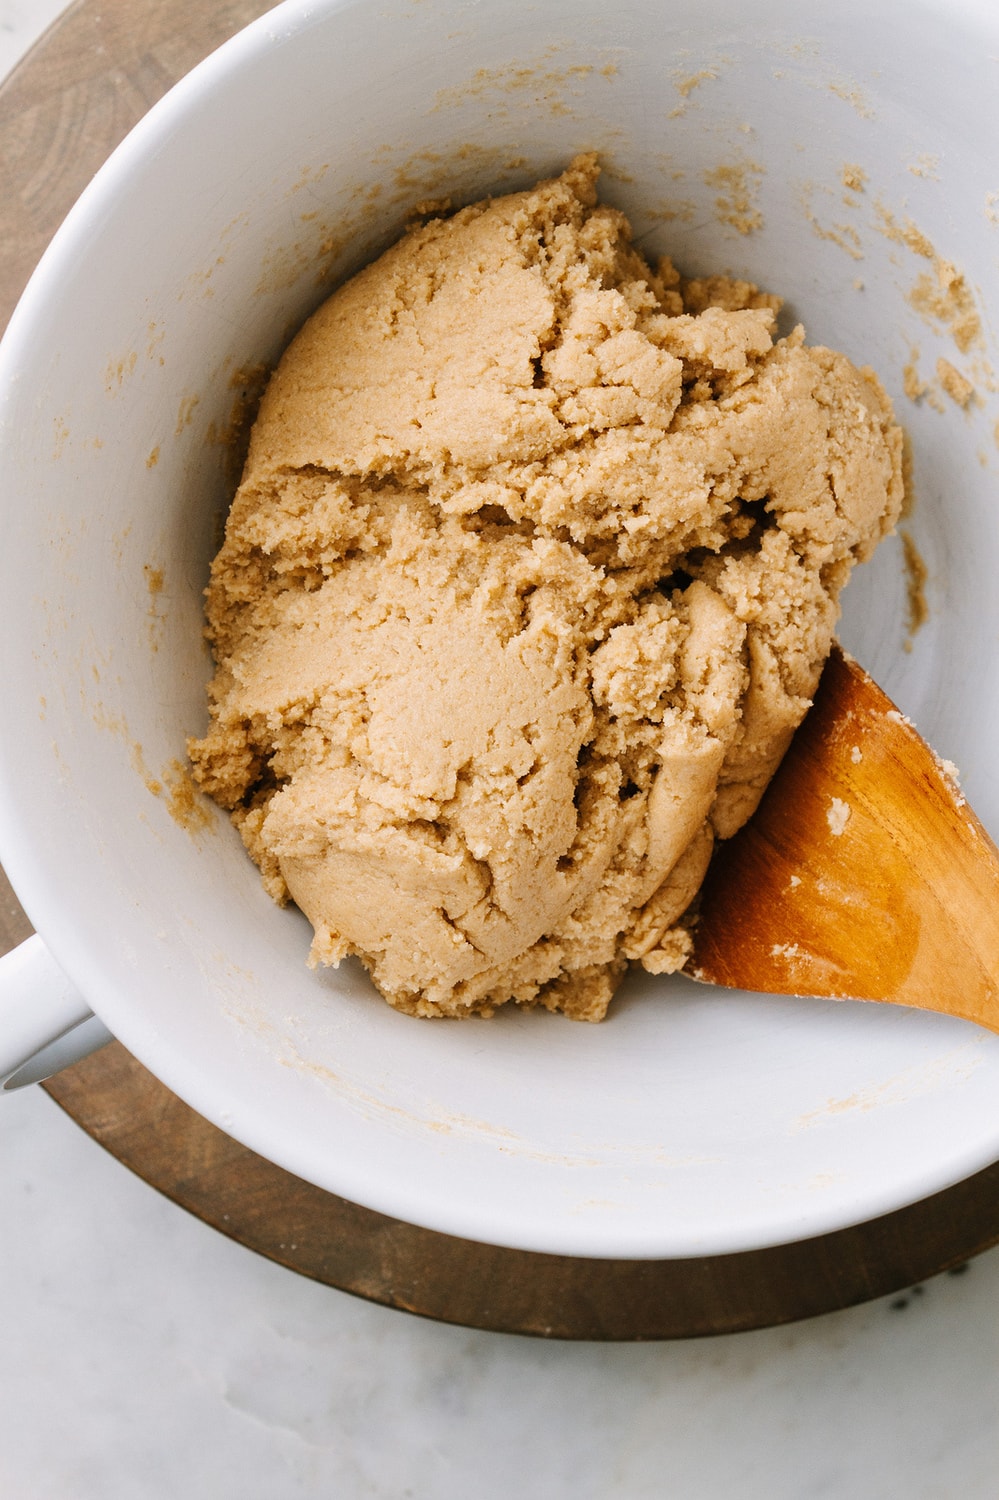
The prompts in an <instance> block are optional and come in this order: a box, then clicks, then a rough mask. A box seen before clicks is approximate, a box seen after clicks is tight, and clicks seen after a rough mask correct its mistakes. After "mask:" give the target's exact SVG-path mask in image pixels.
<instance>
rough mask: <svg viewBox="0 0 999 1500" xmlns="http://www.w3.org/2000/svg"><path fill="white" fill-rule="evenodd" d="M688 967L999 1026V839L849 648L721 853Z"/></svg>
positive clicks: (727, 979)
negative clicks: (762, 792)
mask: <svg viewBox="0 0 999 1500" xmlns="http://www.w3.org/2000/svg"><path fill="white" fill-rule="evenodd" d="M687 972H688V973H690V974H691V975H692V976H693V977H694V978H696V979H701V980H704V981H706V982H709V983H711V984H719V985H726V986H730V987H736V988H739V989H747V990H757V991H761V990H762V991H766V992H770V993H777V994H791V995H816V996H829V997H834V998H840V999H845V998H853V999H858V1000H888V1001H893V1002H896V1003H898V1004H901V1005H914V1006H919V1007H921V1008H923V1009H925V1010H937V1011H944V1012H946V1013H947V1014H949V1015H954V1016H962V1017H964V1018H965V1019H967V1020H971V1021H975V1022H977V1023H978V1024H979V1025H982V1026H986V1027H989V1028H990V1029H992V1030H993V1031H999V851H997V849H996V846H995V844H994V843H993V842H992V839H991V838H990V837H989V835H988V833H987V832H986V831H985V829H984V828H983V826H982V824H981V823H980V822H979V820H978V819H977V818H976V817H975V814H974V813H973V812H972V810H971V808H970V807H969V806H968V805H967V803H966V802H965V800H964V797H963V796H962V795H961V792H960V790H959V788H958V786H957V784H956V781H955V780H954V778H953V777H952V775H951V774H949V771H948V768H947V767H946V766H945V765H944V763H943V762H941V761H940V760H939V758H938V757H937V756H936V755H934V753H933V751H932V750H931V749H930V748H929V746H928V745H927V744H926V743H925V741H923V740H922V739H921V738H920V736H919V735H918V734H917V733H916V731H915V729H914V728H913V727H912V725H911V724H910V723H909V722H908V720H907V719H905V718H904V716H903V715H902V714H901V713H899V711H898V709H896V708H895V706H894V705H893V704H892V702H891V700H890V699H889V698H888V697H887V696H886V695H885V694H884V693H883V692H882V691H881V689H880V688H879V687H878V686H877V684H876V683H874V682H873V680H872V679H871V678H870V677H869V676H868V674H867V673H866V672H865V671H864V670H863V668H861V667H859V666H858V665H857V663H856V662H855V661H853V660H852V659H851V658H850V657H848V656H846V655H845V654H844V653H843V652H842V651H841V650H840V649H839V648H838V647H836V648H834V650H833V653H832V655H831V656H830V658H829V661H828V663H827V665H826V668H825V671H824V672H823V676H822V681H821V683H820V685H819V689H818V692H817V694H816V698H815V702H814V704H813V706H812V708H811V709H810V711H809V713H808V714H807V716H806V718H805V720H804V722H803V724H802V725H801V727H800V728H799V730H798V731H797V734H796V735H795V737H794V739H793V741H792V742H791V746H790V749H789V750H788V752H787V754H786V756H785V757H784V760H783V762H782V763H781V766H780V769H779V770H778V772H777V775H776V776H775V777H774V779H773V781H772V782H771V784H770V786H769V788H768V789H767V792H766V794H765V796H764V798H763V801H762V802H761V804H760V806H759V808H758V810H757V811H756V813H755V814H754V816H753V817H752V818H751V819H750V821H749V823H748V824H747V825H746V826H745V827H744V828H743V829H741V830H740V832H739V833H737V834H736V835H735V837H734V838H732V839H730V840H728V841H727V843H725V844H723V845H721V846H720V847H719V849H718V851H717V853H716V855H715V857H714V859H713V860H712V864H711V867H710V869H709V871H708V876H707V879H706V881H705V884H704V887H703V890H702V895H701V903H700V918H699V922H698V925H697V928H696V932H695V952H694V955H693V957H692V959H691V960H690V962H689V964H688V966H687Z"/></svg>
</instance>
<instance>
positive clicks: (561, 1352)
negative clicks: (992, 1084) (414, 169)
mask: <svg viewBox="0 0 999 1500" xmlns="http://www.w3.org/2000/svg"><path fill="white" fill-rule="evenodd" d="M62 9H63V0H0V76H3V75H4V74H5V73H6V71H7V70H8V69H9V68H10V67H11V66H13V64H14V63H15V62H16V61H17V59H18V58H19V57H20V56H21V55H22V53H23V52H24V51H25V50H26V48H27V47H28V46H29V45H30V44H31V42H32V41H33V40H34V39H35V37H36V36H38V35H39V34H40V33H41V31H42V30H43V29H44V28H45V26H46V25H48V24H49V22H50V21H51V20H52V19H54V18H55V17H56V16H57V15H58V14H59V13H60V11H61V10H62ZM0 1184H2V1193H3V1201H4V1202H5V1203H6V1205H7V1207H6V1211H5V1213H4V1215H3V1228H2V1230H0V1327H2V1329H3V1339H2V1343H0V1496H3V1497H4V1500H7V1497H9V1500H175V1497H184V1500H236V1497H238V1500H284V1497H291V1496H323V1497H326V1496H336V1497H343V1500H354V1497H358V1500H360V1497H374V1500H403V1497H414V1500H468V1497H475V1500H509V1497H510V1496H512V1495H516V1494H523V1495H526V1496H529V1497H534V1496H539V1497H542V1496H543V1497H545V1500H560V1497H563V1496H564V1497H567V1500H568V1497H571V1500H611V1497H613V1500H617V1497H622V1500H646V1497H648V1500H653V1497H656V1500H658V1497H663V1496H669V1497H671V1500H716V1497H717V1500H722V1497H725V1500H730V1497H732V1496H736V1497H738V1500H810V1497H825V1500H898V1497H900V1496H904V1497H906V1500H950V1497H953V1496H958V1495H959V1496H961V1497H962V1500H994V1497H995V1496H996V1494H997V1493H999V1479H997V1474H999V1421H997V1418H999V1250H996V1251H992V1252H991V1253H989V1254H987V1255H984V1256H982V1257H980V1258H979V1259H977V1260H976V1261H974V1262H973V1263H972V1264H971V1265H969V1266H968V1267H967V1268H965V1269H964V1271H963V1273H962V1274H958V1275H955V1274H951V1275H947V1276H942V1277H939V1278H937V1279H936V1280H935V1281H932V1282H930V1283H928V1284H927V1285H925V1286H922V1287H916V1288H913V1289H912V1290H911V1291H910V1292H908V1293H906V1294H905V1295H903V1296H899V1297H893V1298H889V1299H886V1300H884V1301H881V1302H876V1303H871V1304H869V1305H867V1306H865V1307H862V1308H857V1309H854V1310H851V1311H848V1312H845V1313H840V1314H836V1315H833V1316H830V1317H826V1318H822V1319H819V1320H817V1321H814V1322H811V1323H807V1324H799V1325H796V1326H793V1327H790V1328H786V1329H773V1330H768V1331H764V1332H760V1333H753V1334H742V1335H739V1336H736V1337H729V1338H721V1339H715V1340H710V1341H705V1342H697V1343H685V1344H684V1343H674V1344H669V1343H658V1344H649V1345H597V1344H556V1343H545V1342H541V1341H536V1340H531V1339H526V1338H519V1337H510V1336H502V1335H495V1334H484V1333H478V1332H472V1331H468V1330H464V1329H461V1328H452V1327H447V1326H443V1325H437V1324H434V1323H429V1322H423V1321H420V1320H418V1319H416V1318H412V1317H409V1316H407V1315H406V1314H402V1313H396V1312H391V1311H387V1310H385V1309H383V1308H380V1307H376V1306H371V1305H369V1304H367V1303H364V1302H362V1301H358V1300H355V1299H353V1298H351V1297H348V1296H346V1295H344V1294H342V1293H339V1292H336V1291H333V1290H331V1289H329V1288H327V1287H324V1286H320V1285H317V1284H315V1283H312V1282H309V1281H306V1280H305V1279H303V1278H301V1277H297V1276H295V1275H294V1274H293V1273H291V1272H288V1271H285V1270H283V1269H282V1268H280V1267H278V1266H276V1265H273V1264H271V1263H270V1262H268V1261H265V1260H263V1259H260V1258H259V1257H257V1256H254V1255H253V1254H252V1253H250V1252H249V1251H246V1250H244V1249H243V1248H242V1247H240V1246H238V1245H236V1244H233V1243H231V1242H230V1241H228V1240H226V1239H224V1238H223V1237H222V1236H221V1235H219V1234H217V1233H215V1232H214V1231H213V1230H211V1229H208V1228H206V1227H205V1226H204V1225H202V1224H201V1223H199V1222H198V1221H196V1220H195V1219H193V1218H191V1217H189V1216H188V1215H187V1214H185V1213H184V1212H183V1211H182V1210H181V1209H179V1208H176V1207H175V1206H174V1205H173V1204H171V1203H169V1202H168V1201H166V1200H165V1199H163V1198H161V1197H160V1196H159V1195H158V1194H157V1193H156V1192H154V1191H153V1190H152V1189H150V1188H148V1187H146V1186H145V1185H144V1184H143V1183H142V1182H140V1181H138V1180H137V1179H136V1178H134V1177H133V1176H131V1174H130V1173H129V1172H128V1171H127V1170H126V1169H125V1168H124V1167H122V1166H120V1165H119V1164H118V1163H117V1162H116V1161H114V1160H113V1159H112V1158H111V1157H110V1156H108V1155H107V1154H106V1153H105V1152H104V1151H102V1149H101V1148H100V1147H99V1146H97V1145H96V1144H94V1142H93V1141H91V1140H90V1139H89V1138H88V1137H87V1136H86V1135H84V1134H83V1133H82V1132H81V1131H80V1130H79V1129H78V1128H77V1127H76V1126H75V1125H74V1124H73V1123H72V1122H71V1121H70V1120H69V1119H68V1118H67V1117H66V1116H64V1115H63V1114H62V1112H61V1111H60V1110H59V1109H58V1107H57V1106H56V1105H55V1104H54V1103H53V1102H52V1101H51V1100H50V1099H49V1098H48V1096H47V1095H45V1094H44V1093H42V1092H41V1091H40V1090H37V1089H36V1090H30V1089H29V1090H25V1091H23V1092H22V1093H20V1094H16V1095H12V1096H8V1097H6V1098H4V1099H2V1100H0Z"/></svg>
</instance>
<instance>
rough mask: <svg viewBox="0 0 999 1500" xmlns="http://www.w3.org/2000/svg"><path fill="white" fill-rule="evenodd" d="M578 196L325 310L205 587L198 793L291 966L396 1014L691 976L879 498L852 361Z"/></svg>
mask: <svg viewBox="0 0 999 1500" xmlns="http://www.w3.org/2000/svg"><path fill="white" fill-rule="evenodd" d="M597 175H598V168H597V163H596V158H595V157H593V156H584V157H580V158H578V159H577V160H575V161H574V162H573V163H572V165H571V166H570V168H569V169H568V170H567V171H566V172H565V173H564V174H563V175H562V176H561V177H559V178H556V179H554V180H552V181H549V182H543V183H541V184H539V185H538V186H537V187H535V188H533V189H532V190H530V191H527V192H521V193H516V194H513V195H511V196H507V197H502V198H497V199H494V200H491V201H486V202H483V203H477V204H474V205H473V206H471V207H469V208H464V209H462V210H461V211H460V212H458V213H455V214H453V215H451V216H449V217H442V218H437V219H433V220H431V221H430V222H429V223H424V224H421V225H419V226H418V227H415V228H414V229H412V230H411V231H410V232H409V233H408V234H407V235H406V236H405V237H404V238H403V239H402V240H401V241H400V242H399V243H398V244H397V245H395V246H394V247H393V248H391V249H389V250H388V251H387V252H386V253H385V254H384V255H382V256H381V258H380V259H379V260H377V261H375V262H374V263H373V264H372V265H370V266H368V267H367V268H366V269H365V270H363V271H361V272H360V273H359V274H358V275H357V276H355V277H354V278H353V279H352V280H351V281H349V282H347V283H346V285H344V286H343V287H341V288H340V290H339V291H337V292H336V293H335V294H334V295H333V296H332V297H331V298H330V299H329V301H328V302H327V303H326V304H325V305H324V306H323V307H321V308H320V309H319V311H318V312H317V313H316V314H314V316H313V317H312V318H311V319H310V320H309V322H308V323H307V324H306V325H305V327H304V328H303V329H302V331H301V332H300V333H299V334H298V336H297V337H296V338H295V340H294V341H293V342H292V344H291V346H290V347H289V349H288V350H287V352H286V354H285V356H284V358H283V359H282V361H281V363H280V365H279V366H278V369H277V370H276V372H275V374H274V375H273V377H272V379H271V381H270V384H269V386H268V388H267V391H266V393H265V395H264V398H263V401H262V404H261V408H260V413H259V416H258V418H257V421H256V424H255V427H254V430H253V434H252V440H251V444H250V450H249V455H248V458H247V462H246V467H245V470H244V473H243V478H242V482H241V484H240V487H239V490H238V492H237V494H236V497H235V500H234V502H233V505H232V510H231V513H230V515H229V520H228V524H227V528H226V536H225V542H224V545H223V547H222V549H221V551H220V552H219V554H218V556H217V557H216V559H215V562H214V564H213V567H212V574H211V581H210V585H209V588H208V591H207V617H208V633H209V637H210V639H211V642H212V645H213V649H214V653H215V660H216V671H215V677H214V680H213V682H212V684H211V687H210V694H209V697H210V726H209V728H208V731H207V733H206V734H205V736H204V737H203V738H202V739H199V740H195V741H192V742H191V744H190V746H189V750H190V755H191V759H192V764H193V768H194V774H195V776H196V778H197V781H198V783H199V784H200V786H201V787H202V788H203V789H204V790H205V791H207V792H208V793H209V794H210V795H211V796H212V797H214V798H215V800H216V801H217V802H219V803H220V804H221V805H222V806H223V807H225V808H227V809H229V810H230V812H231V814H232V817H233V819H234V821H235V823H236V824H237V826H238V828H239V830H240V832H241V834H242V836H243V839H244V841H245V844H246V847H247V849H248V850H249V852H250V854H251V855H252V857H253V858H254V859H255V860H256V862H257V864H258V865H259V867H260V870H261V874H262V877H263V880H264V883H265V885H266V887H267V889H268V890H269V891H270V893H271V894H272V895H273V896H274V898H275V899H276V900H278V901H285V900H288V899H289V898H290V899H292V900H294V901H295V902H297V904H298V905H299V906H300V907H301V909H302V910H303V911H304V912H305V914H306V915H307V916H308V917H309V919H310V920H311V922H312V925H313V928H314V931H315V937H314V941H313V944H312V949H311V961H312V962H314V963H323V964H328V963H333V964H335V963H337V962H339V960H340V959H341V958H343V957H344V956H345V955H347V954H357V955H359V956H360V958H361V959H362V960H363V962H364V963H365V964H366V966H367V967H368V969H369V971H370V973H371V976H372V978H373V980H374V982H375V984H376V985H377V987H378V988H379V990H380V991H381V993H382V994H383V995H384V996H385V998H386V999H387V1000H389V1001H390V1003H391V1004H393V1005H394V1006H396V1007H398V1008H399V1009H401V1010H404V1011H408V1012H410V1013H413V1014H416V1015H423V1016H455V1015H468V1014H471V1013H479V1014H482V1015H489V1014H491V1013H492V1012H493V1011H494V1010H495V1009H496V1007H497V1006H499V1005H501V1004H503V1003H505V1002H508V1001H513V1002H515V1003H519V1004H523V1005H542V1006H545V1007H547V1008H549V1009H552V1010H559V1011H563V1012H564V1013H565V1014H567V1015H569V1016H572V1017H575V1018H577V1019H581V1020H592V1021H595V1020H599V1019H600V1018H601V1017H602V1016H603V1015H604V1013H605V1012H606V1009H607V1006H608V1003H609V1001H610V999H611V996H612V995H613V992H614V989H615V987H616V985H617V983H618V982H619V980H620V978H621V976H622V974H623V973H624V971H625V969H626V968H627V965H628V963H629V962H630V961H638V962H641V963H642V964H643V965H644V966H645V968H646V969H648V970H649V971H651V972H652V973H657V974H658V973H668V972H671V971H673V970H675V969H678V968H680V967H681V966H682V965H683V963H684V962H685V961H686V958H687V956H688V954H689V952H690V949H691V939H690V928H689V922H688V921H687V920H685V914H687V913H688V912H689V910H690V907H691V903H692V901H693V900H694V897H695V894H696V892H697V890H698V887H699V885H700V882H701V879H702V877H703V874H704V871H705V868H706V866H707V863H708V859H709V857H710V854H711V849H712V845H713V843H714V840H715V838H717V837H722V838H724V837H728V836H729V835H730V834H732V833H734V832H735V830H736V829H737V828H738V827H740V825H741V824H742V823H743V822H745V820H746V819H747V818H748V817H749V815H750V814H751V813H752V811H753V809H754V808H755V807H756V804H757V802H758V801H759V798H760V796H761V795H762V792H763V789H764V787H765V786H766V784H767V781H768V780H769V778H770V776H771V775H772V773H773V771H774V769H775V768H776V766H777V764H778V762H779V760H780V758H781V756H782V754H783V752H784V750H785V748H786V747H787V744H788V742H789V740H790V738H791V735H792V734H793V732H794V730H795V728H796V726H797V725H798V723H799V722H800V720H801V718H802V716H803V715H804V713H805V711H806V709H807V707H808V705H809V702H810V700H811V697H812V694H813V692H814V690H815V687H816V684H817V682H818V678H819V674H820V672H821V669H822V665H823V662H824V660H825V658H826V655H827V653H828V651H829V647H830V643H831V640H832V634H833V629H834V625H835V622H836V618H837V614H838V604H837V600H838V595H839V593H840V590H841V589H842V587H843V585H844V584H845V582H846V580H847V578H848V576H849V573H850V570H851V568H852V567H853V565H854V563H855V562H857V561H859V560H862V559H864V558H866V557H868V556H869V555H870V553H871V552H872V551H873V549H874V547H875V545H876V543H877V542H878V540H879V539H880V537H881V536H882V535H884V534H885V532H886V531H887V530H889V529H890V528H891V526H892V525H893V524H894V521H895V518H896V516H897V514H898V512H899V509H900V507H901V503H902V488H903V486H902V476H901V465H902V437H901V433H900V431H899V429H898V428H897V427H896V426H895V425H894V421H893V417H892V411H891V407H890V404H889V402H888V399H887V397H886V396H885V394H884V391H883V390H882V388H881V386H880V384H879V383H878V381H877V379H876V377H875V376H874V375H873V374H872V373H871V372H870V371H869V370H866V369H857V368H855V367H854V366H853V365H852V364H851V363H850V362H849V361H848V360H846V359H845V358H844V357H842V356H841V355H839V354H836V353H833V352H832V351H831V350H829V349H824V348H808V347H806V346H805V344H804V342H803V333H802V331H801V330H800V329H796V330H795V331H794V333H792V334H791V336H790V337H788V338H784V339H778V340H776V341H775V338H774V320H775V307H776V306H777V305H778V303H777V299H776V298H774V297H770V296H765V295H761V294H760V293H759V292H758V290H757V288H756V287H754V286H752V285H751V284H750V283H748V282H738V281H732V280H728V279H724V278H717V277H711V278H706V279H700V280H685V279H684V278H682V277H681V276H680V275H679V273H678V272H677V271H676V269H675V268H674V267H673V265H672V264H671V262H670V261H669V260H666V259H664V260H661V261H660V262H659V263H658V265H656V266H655V267H652V266H650V265H649V264H648V262H647V261H646V260H645V259H644V257H643V256H642V255H641V254H640V253H639V251H638V250H637V249H636V247H635V246H634V244H633V243H632V240H631V234H630V230H629V226H628V223H627V221H626V220H625V219H624V217H623V216H622V215H621V213H619V212H618V211H617V210H616V209H613V208H610V207H607V206H604V205H601V204H600V203H599V202H598V200H597V193H596V181H597Z"/></svg>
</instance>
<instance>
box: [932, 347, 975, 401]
mask: <svg viewBox="0 0 999 1500" xmlns="http://www.w3.org/2000/svg"><path fill="white" fill-rule="evenodd" d="M937 379H938V380H939V382H940V384H941V385H942V386H943V388H944V390H945V391H946V392H947V394H948V396H949V397H950V398H951V400H952V401H956V402H957V404H958V406H967V404H968V402H969V401H970V400H971V398H972V396H973V395H974V394H975V387H974V386H973V385H972V383H971V381H970V380H968V379H967V378H966V377H965V376H964V375H962V374H961V372H960V370H957V369H955V368H954V366H953V365H952V364H951V362H950V360H948V359H943V358H942V357H941V358H940V359H938V360H937Z"/></svg>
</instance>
